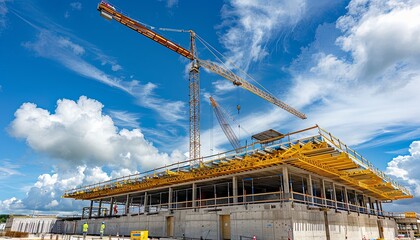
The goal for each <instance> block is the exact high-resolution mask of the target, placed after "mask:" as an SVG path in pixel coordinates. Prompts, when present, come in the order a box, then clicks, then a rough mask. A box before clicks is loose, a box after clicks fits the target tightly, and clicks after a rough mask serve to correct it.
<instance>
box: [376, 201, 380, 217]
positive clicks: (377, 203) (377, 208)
mask: <svg viewBox="0 0 420 240" xmlns="http://www.w3.org/2000/svg"><path fill="white" fill-rule="evenodd" d="M375 203H376V215H379V202H378V200H375Z"/></svg>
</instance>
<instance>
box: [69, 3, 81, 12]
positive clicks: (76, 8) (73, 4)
mask: <svg viewBox="0 0 420 240" xmlns="http://www.w3.org/2000/svg"><path fill="white" fill-rule="evenodd" d="M70 7H71V8H72V9H73V10H78V11H80V10H82V3H81V2H72V3H70Z"/></svg>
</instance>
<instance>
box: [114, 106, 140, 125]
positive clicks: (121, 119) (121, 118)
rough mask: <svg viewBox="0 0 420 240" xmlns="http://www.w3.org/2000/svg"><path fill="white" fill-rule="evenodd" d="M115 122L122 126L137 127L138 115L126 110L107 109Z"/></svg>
mask: <svg viewBox="0 0 420 240" xmlns="http://www.w3.org/2000/svg"><path fill="white" fill-rule="evenodd" d="M109 113H110V115H111V117H112V119H113V120H114V122H115V124H116V125H118V126H122V127H131V128H138V127H139V125H140V123H139V117H138V116H137V114H135V113H129V112H127V111H118V110H111V111H109Z"/></svg>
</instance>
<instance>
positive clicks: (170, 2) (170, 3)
mask: <svg viewBox="0 0 420 240" xmlns="http://www.w3.org/2000/svg"><path fill="white" fill-rule="evenodd" d="M176 6H178V0H167V1H166V7H167V8H172V7H176Z"/></svg>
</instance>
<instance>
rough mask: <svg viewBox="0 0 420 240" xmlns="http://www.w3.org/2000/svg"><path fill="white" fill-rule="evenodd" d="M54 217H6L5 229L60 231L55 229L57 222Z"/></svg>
mask: <svg viewBox="0 0 420 240" xmlns="http://www.w3.org/2000/svg"><path fill="white" fill-rule="evenodd" d="M57 220H58V219H57V218H56V217H47V216H34V217H32V216H15V217H10V218H8V220H7V222H6V226H5V231H13V232H27V233H51V232H57V231H61V229H57V227H58V225H61V222H60V223H59V224H56V222H57Z"/></svg>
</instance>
